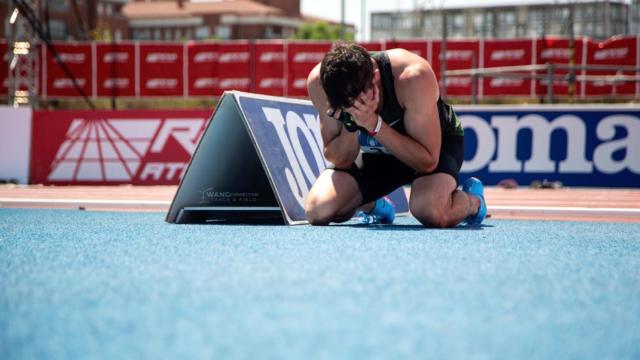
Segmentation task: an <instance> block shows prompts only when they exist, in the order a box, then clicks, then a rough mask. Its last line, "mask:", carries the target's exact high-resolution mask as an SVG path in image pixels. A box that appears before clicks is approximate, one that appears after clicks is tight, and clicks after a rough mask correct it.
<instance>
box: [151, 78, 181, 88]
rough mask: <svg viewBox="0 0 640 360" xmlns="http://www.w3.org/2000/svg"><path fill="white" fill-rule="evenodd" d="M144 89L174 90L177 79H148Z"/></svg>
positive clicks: (176, 85)
mask: <svg viewBox="0 0 640 360" xmlns="http://www.w3.org/2000/svg"><path fill="white" fill-rule="evenodd" d="M146 87H147V89H175V88H177V87H178V79H159V78H156V79H149V80H147V82H146Z"/></svg>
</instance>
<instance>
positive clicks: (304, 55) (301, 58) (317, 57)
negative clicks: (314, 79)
mask: <svg viewBox="0 0 640 360" xmlns="http://www.w3.org/2000/svg"><path fill="white" fill-rule="evenodd" d="M322 59H324V53H323V52H299V53H297V54H295V55H294V56H293V62H295V63H306V62H311V63H319V62H320V61H322Z"/></svg>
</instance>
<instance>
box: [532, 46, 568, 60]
mask: <svg viewBox="0 0 640 360" xmlns="http://www.w3.org/2000/svg"><path fill="white" fill-rule="evenodd" d="M570 54H571V51H570V50H569V49H567V48H557V49H544V50H542V53H541V54H540V57H541V58H542V59H568V58H569V55H570Z"/></svg>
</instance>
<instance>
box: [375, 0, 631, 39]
mask: <svg viewBox="0 0 640 360" xmlns="http://www.w3.org/2000/svg"><path fill="white" fill-rule="evenodd" d="M429 3H430V4H431V3H432V2H429ZM445 22H446V36H447V37H448V38H497V39H500V38H505V39H509V38H521V37H542V36H547V35H561V36H570V35H571V24H573V35H574V36H587V37H592V38H595V39H604V38H608V37H611V36H614V35H629V34H636V33H637V31H638V25H637V22H638V0H633V2H631V3H629V2H628V1H621V0H600V1H581V2H579V1H571V2H567V1H564V2H557V1H553V2H550V1H540V2H539V3H533V4H520V5H517V4H514V5H508V6H469V7H465V8H447V7H446V5H445V7H444V8H443V7H435V6H431V7H430V8H417V9H415V10H414V11H404V12H376V13H372V14H371V38H372V40H379V39H389V38H395V39H411V38H440V37H442V36H443V34H444V32H443V30H444V27H443V24H444V23H445Z"/></svg>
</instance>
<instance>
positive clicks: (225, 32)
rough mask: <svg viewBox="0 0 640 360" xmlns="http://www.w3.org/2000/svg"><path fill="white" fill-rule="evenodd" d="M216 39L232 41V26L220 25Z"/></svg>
mask: <svg viewBox="0 0 640 360" xmlns="http://www.w3.org/2000/svg"><path fill="white" fill-rule="evenodd" d="M216 37H217V38H218V39H223V40H228V39H231V26H228V25H218V26H217V27H216Z"/></svg>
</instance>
